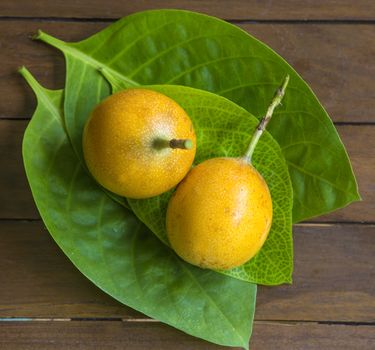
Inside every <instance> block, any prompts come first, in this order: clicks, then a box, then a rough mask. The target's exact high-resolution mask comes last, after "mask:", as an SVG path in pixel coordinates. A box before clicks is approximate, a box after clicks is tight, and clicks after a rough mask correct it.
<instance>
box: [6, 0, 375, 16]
mask: <svg viewBox="0 0 375 350" xmlns="http://www.w3.org/2000/svg"><path fill="white" fill-rule="evenodd" d="M1 6H2V7H1V13H0V15H1V16H4V17H5V16H6V17H39V18H40V17H42V18H45V17H47V18H48V17H58V18H61V17H63V18H68V19H71V18H89V19H91V18H115V19H116V18H119V17H121V16H125V15H128V14H131V13H134V12H137V11H143V10H145V9H147V10H150V9H163V8H170V9H173V8H175V9H183V10H190V11H199V12H203V13H207V14H209V15H212V16H217V17H221V18H224V19H232V20H234V19H240V20H255V19H256V20H306V19H314V20H325V19H329V20H332V19H333V20H337V19H341V20H373V19H375V5H374V2H373V1H372V0H357V1H353V0H328V1H324V0H307V1H306V0H305V1H300V0H284V1H259V0H258V1H257V0H250V1H249V0H230V1H227V0H142V1H129V0H118V1H113V2H111V3H108V2H106V1H103V0H80V1H74V0H69V1H65V0H55V1H53V2H52V1H50V0H34V1H30V0H18V1H4V3H3V4H2V5H1Z"/></svg>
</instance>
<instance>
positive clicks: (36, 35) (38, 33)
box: [31, 29, 43, 40]
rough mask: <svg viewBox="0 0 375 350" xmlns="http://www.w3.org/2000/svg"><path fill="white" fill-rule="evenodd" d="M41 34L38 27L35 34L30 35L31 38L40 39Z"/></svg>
mask: <svg viewBox="0 0 375 350" xmlns="http://www.w3.org/2000/svg"><path fill="white" fill-rule="evenodd" d="M42 35H43V32H42V30H41V29H38V30H37V32H36V33H35V34H33V35H32V36H31V40H40V37H41V36H42Z"/></svg>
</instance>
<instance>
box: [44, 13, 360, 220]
mask: <svg viewBox="0 0 375 350" xmlns="http://www.w3.org/2000/svg"><path fill="white" fill-rule="evenodd" d="M37 38H38V39H40V40H43V41H45V42H47V43H49V44H51V45H53V46H55V47H57V48H59V49H60V50H62V51H63V53H64V55H65V58H66V61H67V78H66V97H65V105H64V108H65V114H66V118H67V119H66V125H67V130H68V134H69V135H73V134H74V133H81V130H82V128H81V126H82V124H83V123H84V122H85V120H86V118H87V116H88V114H89V112H90V111H91V109H92V108H93V106H94V105H95V104H96V103H98V102H99V101H100V100H101V99H102V98H103V97H104V96H107V95H108V94H109V87H108V86H107V85H106V84H105V83H104V82H103V80H102V79H101V78H100V76H99V75H98V74H97V72H96V70H97V68H99V67H105V68H106V69H107V70H108V71H109V72H111V74H113V75H117V76H118V77H120V78H121V79H123V80H126V81H127V82H128V86H131V85H137V84H142V85H150V84H179V85H187V86H192V87H195V88H199V89H204V90H208V91H212V92H215V93H217V94H220V95H223V96H225V97H227V98H229V99H230V100H232V101H234V102H236V103H237V104H239V105H240V106H242V107H244V108H245V109H247V110H249V111H251V112H252V113H253V114H254V115H256V116H257V117H261V116H262V114H263V113H264V112H265V111H266V108H267V105H268V102H269V101H270V99H271V97H272V95H273V93H274V90H275V89H276V87H277V86H278V84H279V82H280V81H281V80H282V78H283V77H284V76H285V74H286V73H288V74H289V75H290V77H291V80H290V84H289V87H288V94H287V96H286V97H285V98H284V101H283V107H282V108H279V109H278V111H277V112H276V115H277V114H278V115H279V116H280V118H274V120H273V121H271V123H270V125H269V131H270V133H271V134H272V135H273V136H274V138H275V139H276V141H277V142H278V143H279V144H280V146H281V148H282V151H283V154H284V156H285V158H286V159H287V163H288V166H289V171H290V176H291V180H292V184H293V190H294V199H295V201H294V208H293V221H294V222H297V221H300V220H303V219H306V218H310V217H313V216H317V215H320V214H324V213H327V212H330V211H332V210H335V209H337V208H340V207H343V206H345V205H347V204H348V203H350V202H352V201H355V200H358V199H359V194H358V190H357V184H356V181H355V178H354V175H353V172H352V168H351V165H350V162H349V159H348V156H347V154H346V151H345V149H344V147H343V145H342V143H341V141H340V138H339V136H338V134H337V132H336V130H335V128H334V126H333V124H332V122H331V120H330V119H329V117H328V115H327V113H326V112H325V111H324V109H323V107H322V106H321V105H320V103H319V101H318V100H317V98H316V97H315V95H314V94H313V92H312V91H311V90H310V88H309V87H308V86H307V85H306V83H305V82H304V81H303V80H302V79H301V78H300V77H299V76H298V74H297V73H296V72H295V71H294V70H293V69H292V68H291V67H290V66H289V65H288V64H287V63H286V62H285V61H284V60H283V59H282V58H281V57H280V56H278V55H277V54H276V53H275V52H273V51H272V50H271V49H270V48H268V47H267V46H266V45H264V44H263V43H261V42H260V41H258V40H256V39H255V38H253V37H251V36H250V35H248V34H247V33H246V32H244V31H242V30H241V29H239V28H238V27H236V26H233V25H231V24H228V23H226V22H224V21H221V20H219V19H216V18H213V17H209V16H206V15H202V14H197V13H192V12H188V11H178V10H159V11H146V12H141V13H137V14H134V15H131V16H128V17H126V18H123V19H122V20H120V21H118V22H116V23H114V24H113V25H111V26H109V27H108V28H106V29H104V30H103V31H101V32H99V33H98V34H96V35H93V36H92V37H90V38H88V39H86V40H83V41H81V42H79V43H65V42H63V41H61V40H58V39H55V38H53V37H51V36H49V35H47V34H45V33H42V32H40V33H39V34H38V36H37ZM301 49H303V48H301ZM281 115H282V118H281ZM79 136H80V135H79ZM77 139H79V138H77ZM74 146H75V148H76V149H77V152H78V153H80V152H81V145H80V143H79V144H75V145H74Z"/></svg>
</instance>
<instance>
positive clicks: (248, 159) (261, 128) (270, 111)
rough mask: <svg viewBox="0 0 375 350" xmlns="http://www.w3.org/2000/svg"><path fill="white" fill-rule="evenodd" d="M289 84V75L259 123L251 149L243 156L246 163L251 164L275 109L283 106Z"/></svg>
mask: <svg viewBox="0 0 375 350" xmlns="http://www.w3.org/2000/svg"><path fill="white" fill-rule="evenodd" d="M288 83H289V75H287V76H286V77H285V78H284V81H283V83H282V84H281V86H280V87H279V88H278V89H277V90H276V92H275V95H274V96H273V99H272V102H271V104H270V105H269V106H268V109H267V113H266V115H265V116H264V117H263V118H262V119H261V121H260V122H259V124H258V126H257V127H256V129H255V132H254V134H253V137H252V139H251V141H250V144H249V147H248V149H247V151H246V153H245V155H244V156H243V159H244V160H245V161H246V163H248V164H251V158H252V156H253V153H254V150H255V147H256V145H257V143H258V141H259V139H260V137H261V136H262V134H263V132H264V130H266V127H267V124H268V123H269V121H270V120H271V118H272V114H273V111H274V110H275V108H276V107H277V106H278V105H279V104H281V100H282V99H283V97H284V95H285V90H286V87H287V85H288Z"/></svg>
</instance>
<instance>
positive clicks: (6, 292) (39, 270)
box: [0, 221, 375, 348]
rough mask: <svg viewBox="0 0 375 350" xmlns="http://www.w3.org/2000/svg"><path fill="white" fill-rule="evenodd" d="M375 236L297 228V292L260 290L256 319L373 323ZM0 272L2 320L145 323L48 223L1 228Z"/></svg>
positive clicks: (354, 228) (364, 231)
mask: <svg viewBox="0 0 375 350" xmlns="http://www.w3.org/2000/svg"><path fill="white" fill-rule="evenodd" d="M374 234H375V226H374V225H299V226H296V227H295V228H294V242H295V243H294V244H295V249H294V250H295V271H294V274H293V280H294V282H293V285H285V286H279V287H259V290H258V300H257V310H256V319H257V320H304V321H345V322H371V321H373V317H374V310H375V268H374V266H373V264H371V261H372V260H373V256H374V253H375V240H374ZM0 266H2V271H4V272H3V273H1V274H0V285H1V288H0V318H2V317H31V318H35V317H57V318H77V317H97V318H102V317H112V318H121V319H129V318H130V319H134V318H135V319H140V318H141V319H144V316H142V315H141V314H139V313H137V312H136V311H134V310H132V309H130V308H127V307H125V306H122V305H121V304H120V303H118V302H116V301H115V300H114V299H112V298H110V297H109V296H107V295H106V294H104V293H103V292H102V291H100V290H99V289H98V288H97V287H95V286H94V285H93V284H92V283H91V282H89V281H88V280H87V279H86V278H85V277H84V276H83V275H81V273H80V272H79V271H78V270H77V269H76V268H75V267H74V266H73V264H72V263H71V262H70V261H69V260H68V258H67V257H66V256H65V255H64V254H63V253H62V252H61V251H60V249H59V248H58V247H57V246H56V244H55V243H54V242H53V240H52V238H51V237H50V236H49V234H48V232H47V230H46V229H45V228H44V226H43V224H42V222H39V221H36V222H26V221H25V222H22V221H17V222H15V221H2V222H0ZM0 338H1V337H0ZM0 348H1V347H0Z"/></svg>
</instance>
